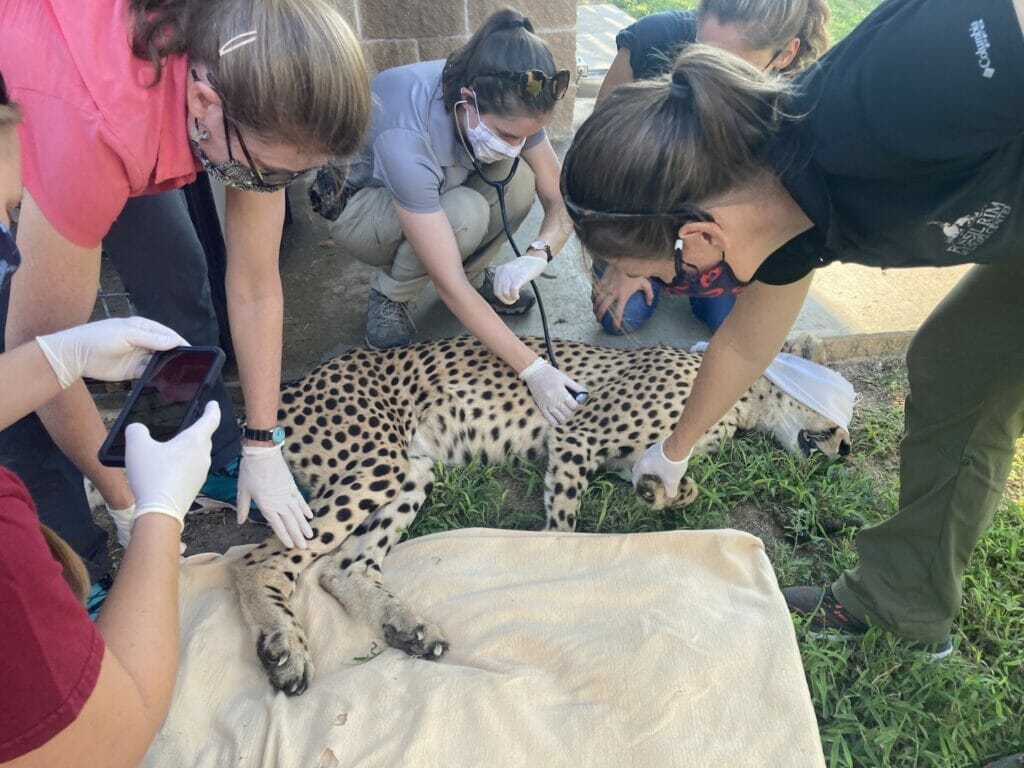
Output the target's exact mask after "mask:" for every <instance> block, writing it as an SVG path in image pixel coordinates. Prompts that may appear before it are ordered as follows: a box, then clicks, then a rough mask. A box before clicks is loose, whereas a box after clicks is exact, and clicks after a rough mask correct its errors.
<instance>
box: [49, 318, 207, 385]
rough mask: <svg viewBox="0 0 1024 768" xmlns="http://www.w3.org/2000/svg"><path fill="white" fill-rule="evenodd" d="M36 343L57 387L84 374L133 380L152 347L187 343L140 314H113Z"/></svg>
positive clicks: (137, 375)
mask: <svg viewBox="0 0 1024 768" xmlns="http://www.w3.org/2000/svg"><path fill="white" fill-rule="evenodd" d="M36 343H37V344H38V345H39V347H40V349H42V350H43V354H44V355H45V356H46V359H47V361H48V362H49V363H50V367H51V368H53V372H54V373H55V374H56V375H57V380H58V381H59V382H60V386H61V389H67V388H68V387H70V386H71V385H72V384H74V383H75V380H76V379H79V378H81V377H82V376H87V377H89V378H90V379H101V380H102V381H126V380H128V379H137V378H139V376H141V375H142V372H143V371H144V370H146V365H147V364H148V363H149V358H150V357H151V356H152V354H153V351H154V350H164V349H174V348H175V347H181V346H187V345H188V342H187V341H185V340H184V339H183V338H181V336H179V335H178V334H177V333H175V332H174V331H172V330H171V329H170V328H168V327H167V326H165V325H160V323H155V322H153V321H152V320H147V319H146V318H144V317H117V318H112V319H110V320H100V321H98V322H95V323H87V324H86V325H79V326H75V327H74V328H68V329H67V330H65V331H57V332H56V333H51V334H48V335H46V336H37V337H36Z"/></svg>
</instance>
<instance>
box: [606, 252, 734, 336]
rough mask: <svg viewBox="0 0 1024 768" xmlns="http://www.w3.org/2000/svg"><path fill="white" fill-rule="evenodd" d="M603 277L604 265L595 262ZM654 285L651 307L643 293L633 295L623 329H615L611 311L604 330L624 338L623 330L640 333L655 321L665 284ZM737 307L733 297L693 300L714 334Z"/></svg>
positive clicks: (697, 314)
mask: <svg viewBox="0 0 1024 768" xmlns="http://www.w3.org/2000/svg"><path fill="white" fill-rule="evenodd" d="M603 274H604V264H601V263H598V262H597V261H595V262H594V277H595V278H597V279H598V280H600V279H601V275H603ZM650 283H651V290H652V291H654V300H653V301H652V302H651V303H650V305H649V306H648V304H647V298H646V297H645V296H644V294H643V292H641V291H637V292H636V293H634V294H633V295H632V296H630V297H629V299H628V300H627V301H626V308H625V309H624V310H623V312H622V323H621V325H622V328H621V329H619V328H616V327H615V323H614V321H613V320H612V312H611V310H609V311H607V312H605V313H604V317H602V318H601V327H602V328H604V330H605V332H606V333H610V334H612V335H613V336H621V335H622V333H623V330H625V331H636V330H638V329H639V328H641V327H642V326H643V325H644V323H646V322H647V321H648V320H650V319H651V315H653V314H654V310H655V309H657V308H658V300H659V298H660V296H661V289H662V282H661V281H660V280H654V279H651V280H650ZM735 304H736V297H735V296H734V295H732V294H728V295H726V296H716V297H714V298H712V299H697V298H691V299H690V309H691V310H692V311H693V315H694V317H696V318H697V319H698V320H700V321H701V322H702V323H704V325H706V326H707V327H708V328H710V329H711V331H712V333H714V332H715V331H717V330H718V327H719V326H720V325H721V324H722V323H723V322H725V318H726V316H727V315H728V314H729V313H730V312H731V311H732V308H733V305H735Z"/></svg>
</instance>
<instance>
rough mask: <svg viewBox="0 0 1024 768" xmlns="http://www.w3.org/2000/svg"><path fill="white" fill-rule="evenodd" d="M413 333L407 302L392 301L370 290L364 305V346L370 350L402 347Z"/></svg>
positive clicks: (414, 327)
mask: <svg viewBox="0 0 1024 768" xmlns="http://www.w3.org/2000/svg"><path fill="white" fill-rule="evenodd" d="M415 333H416V326H415V325H413V322H412V317H410V316H409V302H407V301H392V300H391V299H389V298H388V297H387V296H385V295H384V294H383V293H381V292H380V291H377V290H374V289H372V288H371V289H370V298H369V300H368V301H367V303H366V336H365V339H364V340H365V341H366V346H368V347H369V348H370V349H391V347H404V346H405V345H406V344H409V343H411V342H412V338H413V335H414V334H415Z"/></svg>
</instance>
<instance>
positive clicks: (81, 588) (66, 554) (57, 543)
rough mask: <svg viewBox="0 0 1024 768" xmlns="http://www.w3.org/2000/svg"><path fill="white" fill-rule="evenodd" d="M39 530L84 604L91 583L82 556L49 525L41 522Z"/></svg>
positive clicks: (72, 588)
mask: <svg viewBox="0 0 1024 768" xmlns="http://www.w3.org/2000/svg"><path fill="white" fill-rule="evenodd" d="M39 530H40V531H41V532H42V534H43V539H45V540H46V546H47V547H49V549H50V554H51V555H53V559H54V560H56V561H57V562H58V563H60V565H61V568H62V569H63V571H64V581H66V582H67V583H68V586H69V587H71V591H72V592H73V593H74V595H75V597H77V598H78V601H79V602H80V603H82V604H83V605H84V604H85V601H86V599H87V598H88V597H89V588H90V585H89V572H88V571H86V570H85V564H84V563H83V562H82V558H80V557H79V556H78V555H77V554H75V551H74V550H73V549H72V548H71V545H70V544H68V543H67V542H66V541H64V539H62V538H61V537H60V536H58V535H57V534H56V533H54V532H53V531H52V530H51V529H50V528H48V527H47V526H45V525H43V524H42V523H40V524H39Z"/></svg>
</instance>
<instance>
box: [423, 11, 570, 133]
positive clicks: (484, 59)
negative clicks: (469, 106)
mask: <svg viewBox="0 0 1024 768" xmlns="http://www.w3.org/2000/svg"><path fill="white" fill-rule="evenodd" d="M531 69H537V70H540V71H541V72H543V73H544V74H546V75H553V74H554V73H555V57H554V56H553V55H552V54H551V49H550V48H548V45H547V43H545V42H544V41H543V40H541V39H540V38H539V37H537V35H535V34H534V32H533V24H532V23H531V22H530V20H529V19H528V18H526V17H525V16H523V15H522V14H521V13H519V11H515V10H513V9H511V8H504V9H502V10H500V11H496V12H495V13H492V14H491V15H490V16H488V17H487V19H486V21H484V23H483V24H481V25H480V28H479V29H478V30H477V31H476V32H474V33H473V36H472V37H471V38H469V42H467V43H466V44H465V45H464V46H462V47H461V48H459V50H457V51H455V52H454V53H452V54H451V55H450V56H449V57H448V60H447V61H446V62H445V66H444V73H443V74H442V75H441V87H442V90H443V95H444V104H445V108H446V109H448V111H451V110H452V109H453V108H454V107H455V104H456V103H457V102H459V101H461V100H462V96H461V95H460V91H461V90H462V89H463V88H468V87H472V89H473V91H474V92H475V93H476V101H477V106H478V107H479V108H480V111H481V112H482V113H483V114H491V113H495V114H498V115H501V116H504V117H520V116H530V117H537V116H541V115H546V114H549V113H550V112H551V111H552V110H553V109H554V108H555V103H556V102H555V98H554V96H553V95H551V94H550V93H547V92H545V93H543V94H541V95H540V96H539V97H538V98H536V99H533V100H531V101H523V100H522V99H521V98H519V97H518V96H517V95H516V92H515V86H514V83H513V82H511V81H510V80H508V79H503V78H496V77H486V75H487V74H489V73H496V72H525V71H528V70H531Z"/></svg>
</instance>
